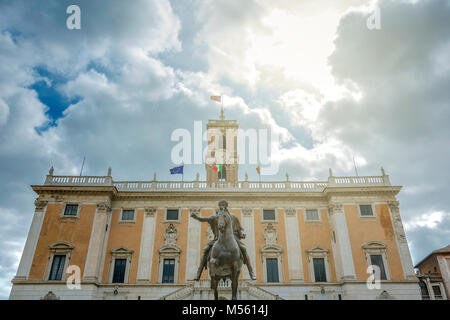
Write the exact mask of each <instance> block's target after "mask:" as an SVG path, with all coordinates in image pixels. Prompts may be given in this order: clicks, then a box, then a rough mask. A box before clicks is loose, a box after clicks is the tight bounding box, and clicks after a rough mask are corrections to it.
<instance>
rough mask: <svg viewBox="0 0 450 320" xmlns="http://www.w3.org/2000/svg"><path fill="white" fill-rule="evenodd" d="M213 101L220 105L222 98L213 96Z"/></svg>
mask: <svg viewBox="0 0 450 320" xmlns="http://www.w3.org/2000/svg"><path fill="white" fill-rule="evenodd" d="M211 100H214V101H217V102H219V103H221V102H222V97H221V96H211Z"/></svg>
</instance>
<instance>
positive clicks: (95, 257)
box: [83, 202, 111, 281]
mask: <svg viewBox="0 0 450 320" xmlns="http://www.w3.org/2000/svg"><path fill="white" fill-rule="evenodd" d="M110 214H111V207H109V204H108V203H106V202H100V203H97V208H96V210H95V215H94V222H93V224H92V230H91V237H90V239H89V247H88V252H87V255H86V262H85V265H84V274H83V279H84V280H93V281H98V280H99V272H100V269H101V268H100V266H101V264H102V263H104V261H101V258H102V252H103V248H104V243H105V240H106V239H105V238H106V226H107V225H108V220H109V215H110ZM108 229H109V227H108Z"/></svg>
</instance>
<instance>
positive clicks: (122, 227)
mask: <svg viewBox="0 0 450 320" xmlns="http://www.w3.org/2000/svg"><path fill="white" fill-rule="evenodd" d="M120 213H121V210H120V209H117V210H113V211H112V216H111V226H110V231H109V237H108V246H107V247H106V256H105V267H104V268H103V275H102V279H103V282H108V277H109V273H110V267H111V250H113V249H115V248H118V247H125V248H127V249H130V250H133V251H134V252H133V257H132V259H131V267H130V275H129V278H128V282H129V283H136V277H137V268H138V261H139V249H140V245H141V232H142V225H143V219H144V210H143V209H140V210H136V222H119V220H120V219H119V218H120Z"/></svg>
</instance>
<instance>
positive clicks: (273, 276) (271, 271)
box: [266, 258, 280, 282]
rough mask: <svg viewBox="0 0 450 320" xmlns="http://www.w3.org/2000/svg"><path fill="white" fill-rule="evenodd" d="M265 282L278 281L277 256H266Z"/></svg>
mask: <svg viewBox="0 0 450 320" xmlns="http://www.w3.org/2000/svg"><path fill="white" fill-rule="evenodd" d="M266 267H267V282H280V279H279V277H278V259H277V258H267V259H266Z"/></svg>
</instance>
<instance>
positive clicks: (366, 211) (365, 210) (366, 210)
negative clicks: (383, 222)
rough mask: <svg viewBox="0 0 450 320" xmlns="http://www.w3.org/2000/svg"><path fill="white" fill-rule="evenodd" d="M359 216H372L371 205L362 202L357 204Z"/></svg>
mask: <svg viewBox="0 0 450 320" xmlns="http://www.w3.org/2000/svg"><path fill="white" fill-rule="evenodd" d="M359 210H360V212H361V216H363V217H373V211H372V206H371V205H370V204H362V205H360V206H359Z"/></svg>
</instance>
